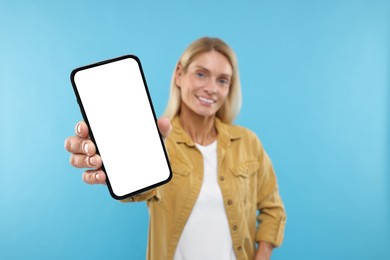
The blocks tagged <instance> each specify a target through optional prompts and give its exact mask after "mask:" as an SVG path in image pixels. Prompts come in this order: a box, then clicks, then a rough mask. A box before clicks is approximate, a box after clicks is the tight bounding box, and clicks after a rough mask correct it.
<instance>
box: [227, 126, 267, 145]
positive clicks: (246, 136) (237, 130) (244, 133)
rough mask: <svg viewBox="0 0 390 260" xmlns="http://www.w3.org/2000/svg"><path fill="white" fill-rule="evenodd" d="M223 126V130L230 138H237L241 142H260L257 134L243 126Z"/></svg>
mask: <svg viewBox="0 0 390 260" xmlns="http://www.w3.org/2000/svg"><path fill="white" fill-rule="evenodd" d="M223 124H224V128H225V129H226V131H227V132H228V133H229V135H231V136H234V137H238V138H240V139H243V140H248V141H255V142H260V139H259V137H258V136H257V134H256V133H255V132H253V131H252V130H250V129H248V128H246V127H244V126H240V125H234V124H226V123H223Z"/></svg>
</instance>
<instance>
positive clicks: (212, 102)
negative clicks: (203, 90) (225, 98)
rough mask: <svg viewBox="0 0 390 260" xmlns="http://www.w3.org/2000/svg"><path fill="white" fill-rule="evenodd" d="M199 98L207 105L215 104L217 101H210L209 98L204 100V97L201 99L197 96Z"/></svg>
mask: <svg viewBox="0 0 390 260" xmlns="http://www.w3.org/2000/svg"><path fill="white" fill-rule="evenodd" d="M197 98H198V99H199V100H200V101H201V102H203V103H206V104H214V103H215V102H216V101H215V100H212V99H208V98H204V97H199V96H197Z"/></svg>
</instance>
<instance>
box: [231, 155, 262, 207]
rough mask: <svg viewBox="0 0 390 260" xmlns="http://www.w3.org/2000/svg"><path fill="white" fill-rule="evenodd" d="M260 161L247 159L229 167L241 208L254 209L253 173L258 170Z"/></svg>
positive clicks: (254, 182)
mask: <svg viewBox="0 0 390 260" xmlns="http://www.w3.org/2000/svg"><path fill="white" fill-rule="evenodd" d="M259 168H260V163H259V162H258V161H257V160H248V161H244V162H241V163H239V164H238V165H237V166H235V167H231V171H232V174H233V178H232V179H233V182H234V187H235V188H236V189H237V192H236V194H237V195H238V196H239V198H238V199H239V201H241V203H242V206H243V209H244V210H245V211H246V210H250V209H256V194H257V191H256V187H257V186H256V178H253V177H254V174H255V173H256V172H257V171H258V170H259Z"/></svg>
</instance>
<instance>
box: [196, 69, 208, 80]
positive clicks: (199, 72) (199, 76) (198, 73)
mask: <svg viewBox="0 0 390 260" xmlns="http://www.w3.org/2000/svg"><path fill="white" fill-rule="evenodd" d="M195 75H196V76H197V77H198V78H201V79H203V78H205V77H206V74H205V73H203V72H201V71H198V72H196V73H195Z"/></svg>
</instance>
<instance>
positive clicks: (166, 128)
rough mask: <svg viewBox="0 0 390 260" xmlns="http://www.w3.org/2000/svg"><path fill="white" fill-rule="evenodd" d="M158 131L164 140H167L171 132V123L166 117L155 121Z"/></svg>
mask: <svg viewBox="0 0 390 260" xmlns="http://www.w3.org/2000/svg"><path fill="white" fill-rule="evenodd" d="M157 125H158V129H159V130H160V133H161V135H162V136H163V137H164V138H167V136H168V135H169V133H170V132H171V130H172V125H171V121H170V120H169V118H167V117H161V118H159V119H158V120H157Z"/></svg>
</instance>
